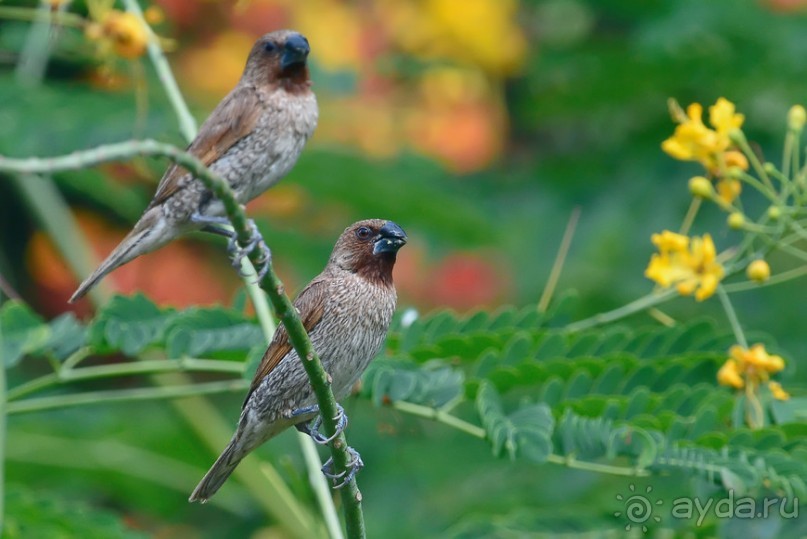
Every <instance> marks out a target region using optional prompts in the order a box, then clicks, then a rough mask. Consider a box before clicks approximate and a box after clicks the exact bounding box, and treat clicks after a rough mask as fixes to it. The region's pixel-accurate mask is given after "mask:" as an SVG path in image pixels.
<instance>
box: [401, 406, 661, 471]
mask: <svg viewBox="0 0 807 539" xmlns="http://www.w3.org/2000/svg"><path fill="white" fill-rule="evenodd" d="M392 407H393V408H395V409H396V410H400V411H401V412H404V413H407V414H411V415H414V416H417V417H423V418H426V419H431V420H433V421H437V422H438V423H442V424H443V425H447V426H449V427H452V428H454V429H457V430H459V431H461V432H464V433H466V434H470V435H471V436H473V437H474V438H479V439H480V440H485V439H486V438H487V433H486V432H485V429H483V428H482V427H479V426H477V425H474V424H473V423H469V422H468V421H465V420H464V419H460V418H458V417H457V416H455V415H451V414H449V413H447V412H445V411H443V410H439V409H436V408H431V407H429V406H423V405H421V404H414V403H411V402H406V401H395V402H394V403H393V404H392ZM546 460H547V462H550V463H552V464H559V465H561V466H565V467H567V468H572V469H575V470H585V471H589V472H597V473H605V474H610V475H620V476H631V477H644V476H647V475H650V472H648V471H647V470H644V469H642V468H635V467H625V466H613V465H610V464H601V463H598V462H587V461H582V460H577V459H575V458H574V457H571V456H563V455H555V454H550V455H549V456H548V457H547V459H546Z"/></svg>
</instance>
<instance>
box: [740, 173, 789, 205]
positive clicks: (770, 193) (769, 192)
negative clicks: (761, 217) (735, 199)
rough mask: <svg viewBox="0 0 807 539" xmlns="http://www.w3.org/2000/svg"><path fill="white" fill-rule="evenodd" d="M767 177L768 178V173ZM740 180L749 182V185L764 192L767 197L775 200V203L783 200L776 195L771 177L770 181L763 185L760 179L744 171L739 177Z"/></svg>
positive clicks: (772, 200)
mask: <svg viewBox="0 0 807 539" xmlns="http://www.w3.org/2000/svg"><path fill="white" fill-rule="evenodd" d="M765 178H768V176H767V174H766V175H765ZM739 179H740V181H743V182H745V183H747V184H748V185H750V186H752V187H753V188H754V189H756V190H757V191H759V192H760V193H762V194H763V195H764V196H765V198H767V199H768V200H770V201H771V202H773V203H774V204H780V203H781V201H780V200H779V198H778V197H777V196H776V190H775V189H774V188H773V184H771V180H770V178H768V181H767V182H766V183H765V185H763V184H762V183H761V182H760V181H759V180H757V179H756V178H754V177H753V176H751V175H750V174H748V173H746V172H743V173H741V174H740V177H739Z"/></svg>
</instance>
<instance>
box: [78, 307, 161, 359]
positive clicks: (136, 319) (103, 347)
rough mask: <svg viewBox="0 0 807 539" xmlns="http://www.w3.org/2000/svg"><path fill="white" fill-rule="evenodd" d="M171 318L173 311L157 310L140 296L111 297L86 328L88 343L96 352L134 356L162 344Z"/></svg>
mask: <svg viewBox="0 0 807 539" xmlns="http://www.w3.org/2000/svg"><path fill="white" fill-rule="evenodd" d="M174 317H176V311H175V310H174V309H160V308H159V307H157V305H155V304H154V303H152V302H151V301H150V300H149V299H148V298H147V297H146V296H144V295H143V294H135V295H134V296H129V297H127V296H115V297H114V298H112V300H111V301H110V302H109V303H107V304H106V305H105V306H104V308H103V309H102V310H101V311H100V312H99V313H98V315H97V316H96V318H95V320H94V321H93V324H92V326H90V342H91V344H92V345H93V346H94V347H95V348H96V349H98V350H99V351H107V352H114V351H118V350H120V351H121V352H123V353H125V354H127V355H130V356H131V355H135V354H137V353H139V352H141V351H142V350H144V349H145V348H146V347H148V346H150V345H153V344H157V343H160V342H162V340H163V338H164V334H165V330H166V329H167V328H168V326H169V324H170V323H171V321H172V320H173V319H174Z"/></svg>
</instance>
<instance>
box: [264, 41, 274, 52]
mask: <svg viewBox="0 0 807 539" xmlns="http://www.w3.org/2000/svg"><path fill="white" fill-rule="evenodd" d="M276 49H277V45H275V44H274V43H272V42H271V41H267V42H266V43H264V44H263V50H265V51H266V52H275V50H276Z"/></svg>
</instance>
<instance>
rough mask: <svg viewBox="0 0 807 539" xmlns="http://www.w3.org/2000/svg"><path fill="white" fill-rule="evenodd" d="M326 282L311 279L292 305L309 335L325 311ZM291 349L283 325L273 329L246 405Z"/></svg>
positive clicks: (245, 401)
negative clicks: (262, 381)
mask: <svg viewBox="0 0 807 539" xmlns="http://www.w3.org/2000/svg"><path fill="white" fill-rule="evenodd" d="M327 289H328V285H327V282H326V281H325V280H323V279H315V280H313V281H311V282H310V283H309V284H308V286H306V287H305V289H303V291H302V292H300V295H299V296H297V299H296V300H294V307H295V308H296V309H297V311H298V312H299V313H300V320H301V321H302V322H303V327H305V330H306V332H307V333H308V334H309V335H310V334H311V331H312V330H313V329H314V328H315V327H316V325H317V324H318V323H319V321H320V320H322V314H323V313H324V312H325V302H326V300H327ZM291 349H292V346H291V342H289V334H288V332H287V331H286V328H285V327H284V326H283V325H280V326H279V327H278V328H277V331H275V336H274V337H273V338H272V342H271V343H270V344H269V348H267V349H266V352H265V353H264V354H263V359H261V364H260V365H258V370H257V372H255V378H253V379H252V385H251V386H250V388H249V393H248V394H247V398H246V399H245V400H244V405H246V403H247V401H248V400H249V397H250V396H251V395H252V392H253V391H255V388H256V387H258V385H259V384H260V383H261V380H263V379H264V377H266V376H267V375H268V374H269V373H271V372H272V370H274V368H275V367H277V366H278V365H279V364H280V360H282V359H283V358H284V357H285V356H286V354H288V353H289V352H290V351H291Z"/></svg>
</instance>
